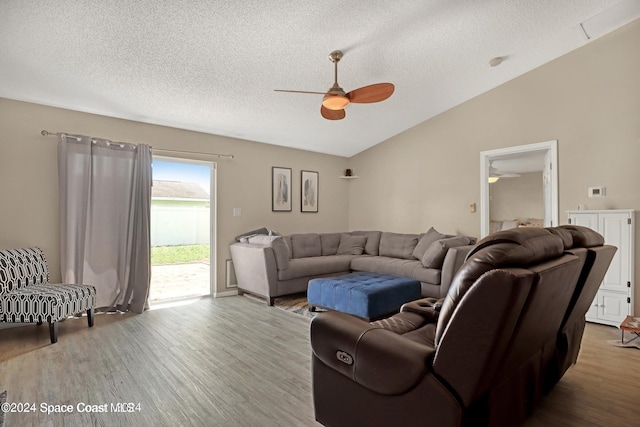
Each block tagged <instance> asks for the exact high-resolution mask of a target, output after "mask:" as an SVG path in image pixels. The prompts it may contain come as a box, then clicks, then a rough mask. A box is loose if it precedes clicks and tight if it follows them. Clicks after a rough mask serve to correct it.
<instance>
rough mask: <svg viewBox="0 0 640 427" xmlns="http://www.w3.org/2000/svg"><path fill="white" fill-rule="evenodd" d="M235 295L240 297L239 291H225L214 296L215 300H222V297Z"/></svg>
mask: <svg viewBox="0 0 640 427" xmlns="http://www.w3.org/2000/svg"><path fill="white" fill-rule="evenodd" d="M234 295H238V290H237V289H234V290H231V291H223V292H215V293H214V294H213V297H214V298H222V297H232V296H234Z"/></svg>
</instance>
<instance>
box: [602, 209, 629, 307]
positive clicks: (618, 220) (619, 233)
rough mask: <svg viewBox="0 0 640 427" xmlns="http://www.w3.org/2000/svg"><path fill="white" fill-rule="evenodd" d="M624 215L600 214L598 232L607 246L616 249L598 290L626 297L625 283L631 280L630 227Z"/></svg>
mask: <svg viewBox="0 0 640 427" xmlns="http://www.w3.org/2000/svg"><path fill="white" fill-rule="evenodd" d="M629 218H630V216H629V214H626V213H606V214H602V213H601V214H600V220H599V227H598V230H599V232H600V234H602V236H603V237H604V241H605V243H606V244H607V245H613V246H615V247H617V248H618V250H617V251H616V254H615V256H614V257H613V260H612V261H611V265H610V266H609V269H608V270H607V274H605V276H604V280H603V281H602V285H601V286H600V289H603V290H609V291H618V292H624V293H625V295H628V293H629V288H628V287H627V283H628V282H629V281H630V280H631V278H630V277H629V272H630V271H631V262H632V260H631V258H630V254H631V233H630V230H631V225H630V224H629V222H628V220H629Z"/></svg>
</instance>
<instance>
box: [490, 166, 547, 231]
mask: <svg viewBox="0 0 640 427" xmlns="http://www.w3.org/2000/svg"><path fill="white" fill-rule="evenodd" d="M489 199H490V203H489V205H490V209H489V212H490V214H491V218H490V219H491V220H493V221H505V220H514V219H522V220H524V219H526V218H541V219H544V196H543V186H542V172H530V173H523V174H522V175H521V176H519V177H513V178H500V179H499V180H498V181H496V182H494V183H493V184H490V185H489Z"/></svg>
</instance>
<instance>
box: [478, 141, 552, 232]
mask: <svg viewBox="0 0 640 427" xmlns="http://www.w3.org/2000/svg"><path fill="white" fill-rule="evenodd" d="M535 151H546V152H547V158H548V161H549V162H550V168H549V171H550V176H549V177H548V179H549V186H547V187H545V189H546V190H547V191H548V193H547V194H544V201H545V203H547V202H550V203H551V206H550V214H551V218H545V226H557V225H558V218H559V216H558V210H559V208H558V140H551V141H545V142H538V143H534V144H526V145H517V146H514V147H506V148H498V149H495V150H488V151H481V152H480V237H481V238H482V237H485V236H486V235H487V234H489V226H490V218H491V215H490V212H489V204H490V202H489V168H490V167H491V161H493V160H497V159H499V158H500V157H503V156H505V155H513V154H527V153H531V152H535ZM543 179H546V178H545V177H543ZM543 191H544V190H543ZM545 212H547V209H546V208H545Z"/></svg>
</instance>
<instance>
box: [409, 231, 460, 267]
mask: <svg viewBox="0 0 640 427" xmlns="http://www.w3.org/2000/svg"><path fill="white" fill-rule="evenodd" d="M447 237H453V236H447V235H446V234H442V233H440V232H439V231H437V230H436V229H435V228H433V227H431V228H430V229H429V231H427V232H426V233H424V234H423V235H422V236H421V237H420V240H418V244H417V245H416V248H415V249H414V250H413V256H414V257H416V259H422V257H423V256H424V253H425V252H426V251H427V249H429V246H431V244H432V243H433V242H435V241H436V240H440V239H446V238H447Z"/></svg>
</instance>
